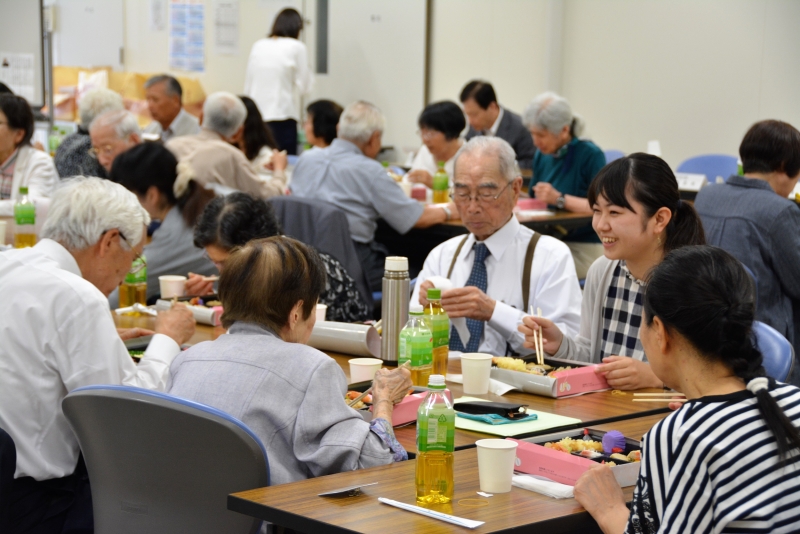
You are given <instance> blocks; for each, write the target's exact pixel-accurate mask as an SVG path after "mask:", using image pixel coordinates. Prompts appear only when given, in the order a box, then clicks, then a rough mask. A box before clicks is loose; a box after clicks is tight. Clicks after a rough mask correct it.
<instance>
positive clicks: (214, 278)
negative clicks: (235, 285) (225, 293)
mask: <svg viewBox="0 0 800 534" xmlns="http://www.w3.org/2000/svg"><path fill="white" fill-rule="evenodd" d="M217 280H219V275H217V274H215V275H213V276H204V277H203V282H216V281H217Z"/></svg>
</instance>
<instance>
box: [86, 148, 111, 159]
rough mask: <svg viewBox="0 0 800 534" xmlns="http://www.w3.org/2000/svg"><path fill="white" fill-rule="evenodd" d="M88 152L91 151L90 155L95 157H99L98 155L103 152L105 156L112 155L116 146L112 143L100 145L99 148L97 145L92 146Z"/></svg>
mask: <svg viewBox="0 0 800 534" xmlns="http://www.w3.org/2000/svg"><path fill="white" fill-rule="evenodd" d="M88 152H89V155H90V156H92V157H93V158H94V159H97V157H98V156H99V155H100V154H101V153H102V154H103V155H104V156H111V155H112V154H114V147H113V146H111V145H106V146H103V147H100V148H97V147H92V148H90V149H89V150H88Z"/></svg>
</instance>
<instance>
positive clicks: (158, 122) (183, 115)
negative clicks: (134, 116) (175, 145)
mask: <svg viewBox="0 0 800 534" xmlns="http://www.w3.org/2000/svg"><path fill="white" fill-rule="evenodd" d="M144 88H145V98H147V107H148V108H149V109H150V115H151V116H152V117H153V122H151V123H150V124H148V125H147V127H146V128H145V129H144V133H145V134H153V135H157V136H159V137H160V138H161V140H162V141H163V142H165V143H166V142H167V141H169V140H170V139H172V138H173V137H179V136H181V135H194V134H198V133H200V123H199V122H198V120H197V119H196V118H195V117H194V116H193V115H191V114H189V113H187V112H186V110H185V109H183V104H182V99H183V89H182V88H181V84H180V83H178V80H176V79H175V78H173V77H172V76H169V75H167V74H160V75H158V76H153V77H152V78H150V79H149V80H147V81H146V82H145V84H144Z"/></svg>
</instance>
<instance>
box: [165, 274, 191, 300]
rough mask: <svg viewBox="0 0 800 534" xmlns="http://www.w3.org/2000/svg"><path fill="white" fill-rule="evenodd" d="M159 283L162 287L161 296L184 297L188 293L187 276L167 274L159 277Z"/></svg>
mask: <svg viewBox="0 0 800 534" xmlns="http://www.w3.org/2000/svg"><path fill="white" fill-rule="evenodd" d="M158 285H159V286H160V288H161V298H162V299H171V298H172V297H182V296H184V295H185V294H186V277H185V276H175V275H171V274H167V275H164V276H159V277H158Z"/></svg>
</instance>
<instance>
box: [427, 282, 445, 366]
mask: <svg viewBox="0 0 800 534" xmlns="http://www.w3.org/2000/svg"><path fill="white" fill-rule="evenodd" d="M425 318H426V319H427V321H428V327H429V328H430V329H431V334H433V374H435V375H442V376H446V375H447V357H448V356H449V354H450V317H448V315H447V312H446V311H444V308H442V290H441V289H438V288H435V287H432V288H430V289H428V306H427V307H426V308H425Z"/></svg>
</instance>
